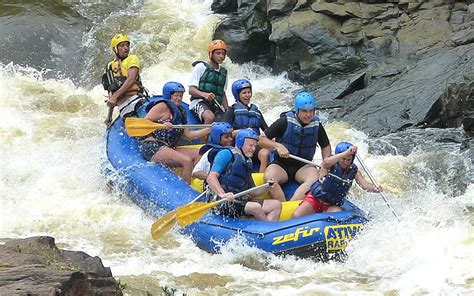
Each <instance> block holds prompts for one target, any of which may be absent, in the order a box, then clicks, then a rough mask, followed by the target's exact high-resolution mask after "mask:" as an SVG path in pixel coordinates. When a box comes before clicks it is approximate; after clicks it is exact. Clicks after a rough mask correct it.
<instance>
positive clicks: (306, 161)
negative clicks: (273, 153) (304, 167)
mask: <svg viewBox="0 0 474 296" xmlns="http://www.w3.org/2000/svg"><path fill="white" fill-rule="evenodd" d="M288 157H289V158H293V159H294V160H298V161H301V162H302V163H306V164H309V165H312V166H315V167H317V168H321V167H320V166H319V165H317V164H315V163H313V162H312V161H309V160H307V159H305V158H301V157H299V156H296V155H293V154H289V155H288Z"/></svg>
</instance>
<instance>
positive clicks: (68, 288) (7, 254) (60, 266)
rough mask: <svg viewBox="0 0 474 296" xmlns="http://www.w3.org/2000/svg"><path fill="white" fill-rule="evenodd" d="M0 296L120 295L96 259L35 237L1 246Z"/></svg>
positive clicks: (51, 239)
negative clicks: (61, 248)
mask: <svg viewBox="0 0 474 296" xmlns="http://www.w3.org/2000/svg"><path fill="white" fill-rule="evenodd" d="M0 295H122V292H121V290H120V289H119V288H118V284H117V282H116V281H115V279H114V278H113V277H112V272H111V271H110V268H108V267H104V266H103V265H102V261H101V260H100V258H99V257H91V256H89V255H87V254H86V253H84V252H79V251H77V252H76V251H66V250H60V249H58V248H57V247H56V245H55V243H54V238H52V237H48V236H38V237H31V238H26V239H12V240H8V241H7V242H6V243H5V244H4V245H0Z"/></svg>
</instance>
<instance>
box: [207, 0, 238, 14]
mask: <svg viewBox="0 0 474 296" xmlns="http://www.w3.org/2000/svg"><path fill="white" fill-rule="evenodd" d="M211 10H212V11H213V12H215V13H231V12H235V11H237V0H213V1H212V4H211Z"/></svg>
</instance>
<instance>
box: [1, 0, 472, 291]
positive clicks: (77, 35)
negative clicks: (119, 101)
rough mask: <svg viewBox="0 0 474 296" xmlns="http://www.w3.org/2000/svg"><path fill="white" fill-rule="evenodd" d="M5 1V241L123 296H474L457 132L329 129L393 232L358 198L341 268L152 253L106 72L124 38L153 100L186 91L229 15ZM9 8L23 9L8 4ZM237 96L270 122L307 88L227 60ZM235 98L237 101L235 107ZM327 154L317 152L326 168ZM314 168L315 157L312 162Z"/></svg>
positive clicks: (148, 6) (197, 5)
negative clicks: (39, 240)
mask: <svg viewBox="0 0 474 296" xmlns="http://www.w3.org/2000/svg"><path fill="white" fill-rule="evenodd" d="M112 2H113V4H111V3H109V2H106V1H100V0H96V1H59V0H57V1H26V0H24V1H10V2H8V1H7V2H6V3H5V1H3V2H1V3H0V24H1V25H0V34H1V36H2V37H3V38H2V39H3V40H4V42H3V44H1V45H0V49H1V50H2V52H3V54H2V55H1V57H0V102H1V103H0V104H1V105H0V106H1V109H0V115H1V118H2V120H1V124H0V135H1V148H0V149H1V166H2V170H1V172H0V175H1V196H0V203H1V207H0V237H1V238H21V237H28V236H34V235H49V236H53V237H55V238H56V242H57V244H58V245H59V247H61V248H66V249H71V250H83V251H85V252H87V253H88V254H90V255H93V256H100V257H101V258H102V260H103V262H104V265H106V266H110V267H111V268H112V272H113V274H114V276H115V277H116V278H119V279H120V282H121V283H125V284H127V288H126V289H125V290H124V293H125V294H127V295H147V292H149V293H152V294H153V295H157V294H159V293H160V292H162V288H161V287H170V288H176V289H177V293H178V294H179V293H186V294H188V295H209V294H211V295H220V294H250V295H421V294H429V295H471V294H472V293H474V268H473V266H474V228H473V225H474V186H473V185H472V183H471V181H470V180H471V178H470V177H469V175H470V174H472V168H471V164H470V162H469V157H468V152H462V150H461V149H460V144H458V143H457V142H456V141H441V142H436V143H434V142H432V141H430V140H429V139H432V138H431V137H428V136H429V135H433V134H437V135H438V138H440V137H441V138H446V139H447V138H459V137H462V130H461V129H450V130H425V131H408V132H404V133H400V134H397V135H390V136H386V137H383V138H379V139H371V138H368V137H367V135H365V134H364V133H363V132H361V131H358V130H355V129H352V128H350V125H349V124H348V123H344V122H332V121H331V120H330V118H327V116H326V115H325V114H324V113H321V114H320V115H321V117H322V119H323V121H324V124H325V126H326V128H327V130H328V133H329V136H330V139H331V142H332V143H333V145H334V143H337V142H338V141H340V140H348V141H351V142H353V143H355V144H357V145H359V146H360V151H361V152H360V155H361V156H362V158H363V159H365V162H366V164H367V165H368V166H369V167H370V168H371V170H372V173H373V175H374V176H375V178H376V179H377V181H378V182H379V183H381V184H382V185H383V186H384V187H385V188H386V191H387V197H388V200H389V202H390V203H391V205H392V206H393V207H394V209H395V210H396V211H397V212H398V214H399V215H400V217H401V222H397V220H396V219H395V218H394V216H393V215H392V214H391V212H390V210H389V209H388V208H387V207H386V204H385V202H384V201H383V200H382V198H380V196H379V195H377V194H368V193H364V192H362V191H361V190H360V189H358V188H355V189H354V190H353V196H352V198H353V200H355V202H356V203H357V204H358V205H359V206H360V207H361V208H363V209H364V210H366V211H368V212H369V213H370V214H371V216H372V217H373V219H372V221H371V222H370V224H369V225H368V226H367V228H366V230H365V231H364V233H363V235H361V236H359V238H358V239H357V240H356V241H353V242H352V243H351V244H350V245H349V247H348V250H347V251H348V255H349V256H348V259H347V261H346V262H330V263H321V262H314V261H311V260H302V259H297V258H292V257H287V258H282V257H276V256H273V255H271V254H266V253H263V252H261V251H259V250H256V249H253V248H250V247H248V246H246V245H245V244H244V243H243V242H242V241H239V240H236V241H233V242H231V243H230V244H228V245H227V246H226V247H225V248H224V251H223V253H222V254H219V255H211V254H208V253H206V252H203V251H201V250H199V249H198V248H197V247H196V246H194V244H193V243H192V241H191V240H190V239H189V238H187V237H184V236H182V235H180V234H178V233H176V232H173V233H171V234H170V235H168V236H166V237H165V238H164V239H162V240H160V241H153V240H152V239H151V236H150V232H149V231H150V226H151V224H152V223H153V221H154V219H153V217H149V216H146V215H145V214H144V213H143V211H142V210H141V209H140V208H138V207H137V206H136V205H134V204H133V203H132V202H131V201H130V200H129V199H128V198H127V197H126V196H123V195H122V194H120V192H117V191H115V190H113V189H111V188H109V187H108V186H107V185H106V178H105V177H104V176H103V175H102V174H101V166H102V165H103V163H104V162H105V161H106V159H105V151H104V147H105V143H104V133H105V126H104V125H103V123H102V121H103V119H104V118H105V115H106V112H107V110H106V108H105V106H104V103H103V101H104V95H105V93H104V91H103V90H102V87H101V86H100V85H99V80H100V74H101V71H102V68H103V66H105V64H106V63H107V61H108V60H109V59H111V58H112V55H111V52H110V50H109V49H108V44H109V42H110V38H111V37H112V36H113V35H114V34H115V33H116V32H119V31H120V32H123V33H126V34H128V35H129V36H130V38H131V40H132V51H133V52H134V53H136V54H137V55H138V56H139V57H140V59H141V60H142V63H143V66H142V70H141V75H142V79H143V81H144V84H145V86H147V87H148V88H149V89H150V91H151V93H155V94H160V90H161V87H162V85H163V83H164V82H166V81H169V80H177V81H181V82H182V83H183V84H187V81H188V80H189V77H190V72H191V69H192V66H191V62H193V61H194V60H197V59H206V47H207V43H208V42H209V41H210V39H211V35H212V29H213V27H214V25H215V24H216V22H217V21H218V20H219V16H216V15H213V14H212V13H211V11H210V8H209V7H210V3H211V2H212V1H199V0H182V1H180V0H174V1H169V0H160V1H123V0H122V1H112ZM12 3H14V4H12ZM225 65H226V67H227V68H228V69H229V73H230V82H232V81H233V80H235V79H238V78H241V77H246V78H248V79H250V80H251V81H252V83H253V85H254V101H255V102H256V103H257V104H259V106H260V107H261V109H262V110H264V115H265V117H266V118H267V121H268V122H270V123H271V122H273V121H274V120H275V119H276V118H277V117H278V116H279V114H280V113H281V112H283V111H285V110H287V109H288V108H289V107H290V102H291V92H292V91H295V90H297V89H298V88H300V86H298V85H296V84H294V83H292V82H290V81H288V79H287V78H286V76H285V74H284V73H283V74H281V75H274V74H271V73H270V72H269V71H268V70H266V69H264V68H262V67H259V66H256V65H249V64H247V65H236V64H233V63H232V62H231V61H230V60H227V61H226V63H225ZM229 97H230V93H229ZM318 154H319V152H318V153H317V155H318ZM317 155H316V156H317Z"/></svg>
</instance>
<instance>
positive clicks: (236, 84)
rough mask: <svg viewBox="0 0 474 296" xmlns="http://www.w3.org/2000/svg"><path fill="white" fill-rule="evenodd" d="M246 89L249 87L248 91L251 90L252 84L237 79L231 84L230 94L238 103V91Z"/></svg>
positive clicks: (245, 80)
mask: <svg viewBox="0 0 474 296" xmlns="http://www.w3.org/2000/svg"><path fill="white" fill-rule="evenodd" d="M248 87H250V90H252V84H251V83H250V81H248V80H247V79H239V80H236V81H235V82H234V83H232V94H233V95H234V99H235V100H236V101H239V100H240V95H239V94H240V91H241V90H243V89H244V88H248Z"/></svg>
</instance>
